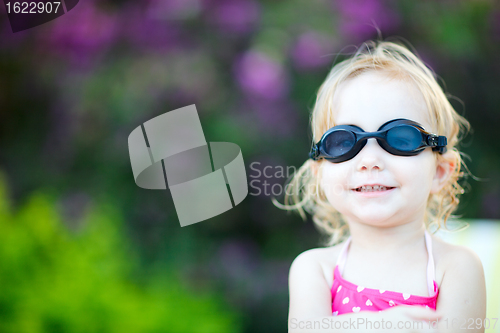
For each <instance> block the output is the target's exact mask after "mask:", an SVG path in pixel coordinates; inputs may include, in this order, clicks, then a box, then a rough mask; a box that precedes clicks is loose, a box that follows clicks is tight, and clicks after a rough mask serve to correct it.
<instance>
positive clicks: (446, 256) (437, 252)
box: [432, 235, 482, 285]
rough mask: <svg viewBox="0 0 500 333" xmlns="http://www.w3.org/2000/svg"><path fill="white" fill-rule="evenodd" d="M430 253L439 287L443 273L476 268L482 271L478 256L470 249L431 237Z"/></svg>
mask: <svg viewBox="0 0 500 333" xmlns="http://www.w3.org/2000/svg"><path fill="white" fill-rule="evenodd" d="M432 252H433V255H434V264H435V267H436V282H437V283H438V285H441V282H442V280H443V277H444V275H445V273H447V272H450V271H457V270H462V269H471V268H476V269H478V270H479V268H480V269H481V270H480V271H482V264H481V260H480V259H479V256H478V255H477V254H476V253H475V252H474V251H473V250H471V249H470V248H468V247H466V246H462V245H454V244H450V243H447V242H445V241H444V240H442V239H441V238H439V237H437V236H434V235H433V236H432Z"/></svg>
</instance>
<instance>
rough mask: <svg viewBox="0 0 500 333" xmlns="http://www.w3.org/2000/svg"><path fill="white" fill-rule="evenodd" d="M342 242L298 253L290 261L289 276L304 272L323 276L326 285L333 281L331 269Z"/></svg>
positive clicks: (332, 269)
mask: <svg viewBox="0 0 500 333" xmlns="http://www.w3.org/2000/svg"><path fill="white" fill-rule="evenodd" d="M343 245H344V242H342V243H339V244H337V245H334V246H329V247H320V248H314V249H310V250H307V251H304V252H302V253H301V254H299V255H298V256H297V257H296V258H295V259H294V260H293V262H292V265H291V267H290V276H292V275H302V274H304V273H305V272H308V274H314V275H316V276H317V277H321V278H324V279H325V281H326V282H327V283H328V285H330V286H331V285H332V283H333V271H334V269H335V265H337V259H338V256H339V253H340V250H341V249H342V246H343Z"/></svg>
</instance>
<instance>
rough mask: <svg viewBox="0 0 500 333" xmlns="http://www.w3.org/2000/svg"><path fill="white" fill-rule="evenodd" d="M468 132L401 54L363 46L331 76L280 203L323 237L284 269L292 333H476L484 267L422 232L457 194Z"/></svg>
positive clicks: (400, 49)
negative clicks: (308, 146)
mask: <svg viewBox="0 0 500 333" xmlns="http://www.w3.org/2000/svg"><path fill="white" fill-rule="evenodd" d="M468 125H469V124H468V122H467V120H465V119H464V118H463V117H461V116H460V115H459V114H458V113H457V112H456V111H455V110H454V109H453V107H452V106H451V104H450V103H449V101H448V99H447V98H446V96H445V94H444V93H443V91H442V89H441V87H440V86H439V84H438V83H437V82H436V79H435V75H434V74H433V72H432V71H431V70H430V69H429V68H427V67H426V66H425V65H424V64H423V62H422V61H421V60H420V59H419V58H418V57H417V56H415V55H414V54H413V53H412V52H410V51H409V50H408V49H407V48H405V47H404V46H401V45H399V44H397V43H392V42H371V41H370V42H368V43H364V46H363V47H362V48H361V49H359V50H358V51H357V52H356V54H355V55H354V56H353V57H351V58H350V59H348V60H345V61H342V62H341V63H339V64H337V65H336V66H334V67H333V69H332V70H331V72H330V73H329V75H328V77H327V78H326V80H325V82H324V83H323V84H322V85H321V87H320V89H319V91H318V94H317V99H316V103H315V106H314V109H313V111H312V116H311V127H312V134H313V138H314V142H313V147H312V150H311V152H310V155H309V156H310V159H308V160H307V161H306V162H305V163H304V164H303V165H302V167H301V168H300V169H299V170H298V172H297V173H296V174H295V175H294V177H293V179H292V180H291V182H290V184H289V186H288V188H287V194H288V195H287V196H286V197H285V202H286V203H287V205H285V206H282V207H284V208H285V209H296V210H298V212H299V213H300V214H301V216H302V217H303V218H305V214H304V212H305V211H306V212H309V213H310V214H311V215H312V217H313V221H314V222H315V224H316V225H317V226H318V227H319V228H320V229H321V230H322V231H324V232H325V233H327V234H328V235H330V242H329V244H328V245H329V247H325V248H318V249H312V250H309V251H306V252H304V253H302V254H300V255H299V256H298V257H297V258H296V259H295V260H294V262H293V264H292V266H291V269H290V276H289V288H290V309H289V322H288V327H289V332H339V331H341V332H348V331H350V330H352V331H353V332H363V331H371V330H375V331H379V332H380V331H386V330H394V329H396V331H397V332H420V331H440V332H441V331H450V332H457V331H461V330H460V327H462V328H464V327H465V328H466V329H467V332H484V329H483V328H482V327H478V325H477V321H476V320H478V321H479V320H480V321H482V320H483V319H484V317H485V311H486V296H485V293H486V292H485V282H484V274H483V268H482V265H481V262H480V261H479V259H478V257H477V256H476V255H475V254H474V253H473V252H472V251H470V250H469V249H467V248H464V247H459V246H454V245H450V244H447V243H445V242H443V241H441V240H440V239H439V238H437V237H435V236H432V235H431V233H429V232H428V231H427V229H429V228H431V229H432V230H436V229H438V228H439V227H440V226H445V222H446V220H447V218H448V217H449V216H450V214H451V213H452V212H453V210H454V209H455V208H456V206H457V205H458V196H459V195H460V194H462V193H463V189H462V188H461V186H460V185H459V184H458V182H457V181H458V179H459V177H460V176H461V172H460V166H461V163H462V161H461V157H460V154H459V152H458V151H457V149H456V146H457V143H458V141H459V137H458V135H459V133H460V131H461V129H466V128H467V127H468ZM471 320H472V321H473V322H474V324H473V325H472V326H471V325H470V323H471ZM353 323H355V324H357V325H355V324H353ZM370 323H371V324H370ZM384 323H385V325H386V326H384ZM464 323H465V324H464ZM377 325H378V328H377ZM381 325H382V326H381ZM389 325H390V326H389ZM419 325H420V326H419ZM481 326H482V325H481Z"/></svg>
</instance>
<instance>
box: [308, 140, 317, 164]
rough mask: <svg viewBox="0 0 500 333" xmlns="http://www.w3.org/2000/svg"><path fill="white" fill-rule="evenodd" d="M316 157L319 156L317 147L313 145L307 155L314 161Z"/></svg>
mask: <svg viewBox="0 0 500 333" xmlns="http://www.w3.org/2000/svg"><path fill="white" fill-rule="evenodd" d="M318 155H319V149H318V145H317V144H315V145H314V146H313V147H312V149H311V152H310V153H309V157H310V158H312V159H313V160H315V161H316V159H317V158H318Z"/></svg>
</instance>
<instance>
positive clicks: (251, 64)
mask: <svg viewBox="0 0 500 333" xmlns="http://www.w3.org/2000/svg"><path fill="white" fill-rule="evenodd" d="M235 75H236V80H237V81H238V83H239V85H240V87H241V89H242V90H243V91H244V92H245V93H247V94H248V95H249V96H253V97H258V98H264V99H267V100H278V99H282V98H283V97H285V96H286V95H287V93H288V76H287V73H286V72H285V69H284V68H283V66H281V64H279V63H278V62H276V61H274V60H273V59H271V58H269V57H268V56H266V55H265V54H263V53H261V52H257V51H250V52H247V53H246V54H244V55H243V56H242V57H241V58H240V59H239V60H238V61H237V62H236V66H235Z"/></svg>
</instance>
